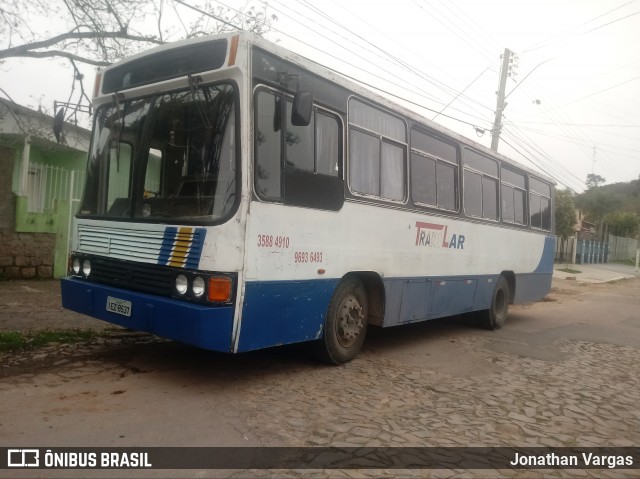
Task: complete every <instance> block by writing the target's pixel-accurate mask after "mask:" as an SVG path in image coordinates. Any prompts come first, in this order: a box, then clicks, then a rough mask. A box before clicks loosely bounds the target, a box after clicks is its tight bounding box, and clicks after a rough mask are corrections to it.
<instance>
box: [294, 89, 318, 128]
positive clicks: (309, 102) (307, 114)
mask: <svg viewBox="0 0 640 479" xmlns="http://www.w3.org/2000/svg"><path fill="white" fill-rule="evenodd" d="M312 112H313V93H311V92H309V91H297V92H296V95H295V96H294V97H293V109H292V110H291V124H292V125H294V126H308V125H309V123H311V113H312Z"/></svg>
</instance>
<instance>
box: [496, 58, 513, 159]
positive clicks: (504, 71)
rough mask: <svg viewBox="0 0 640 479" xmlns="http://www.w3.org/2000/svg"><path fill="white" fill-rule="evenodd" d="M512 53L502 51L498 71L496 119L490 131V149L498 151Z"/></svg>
mask: <svg viewBox="0 0 640 479" xmlns="http://www.w3.org/2000/svg"><path fill="white" fill-rule="evenodd" d="M512 55H513V52H512V51H511V50H509V49H508V48H505V49H504V54H503V55H502V68H501V69H500V88H499V89H498V101H497V103H496V119H495V121H494V123H493V129H492V130H491V149H492V150H493V151H498V142H499V141H500V130H501V129H502V113H503V112H504V106H505V103H504V99H505V89H506V87H507V77H508V76H509V62H510V60H511V56H512Z"/></svg>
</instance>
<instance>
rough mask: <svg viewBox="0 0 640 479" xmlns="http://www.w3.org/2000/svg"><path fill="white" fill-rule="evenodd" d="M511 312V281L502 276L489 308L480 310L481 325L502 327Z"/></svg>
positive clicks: (488, 327) (493, 327) (487, 327)
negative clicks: (508, 281)
mask: <svg viewBox="0 0 640 479" xmlns="http://www.w3.org/2000/svg"><path fill="white" fill-rule="evenodd" d="M508 313H509V283H507V280H506V279H505V278H504V276H500V277H499V278H498V282H497V283H496V287H495V289H494V290H493V296H492V297H491V306H490V307H489V309H487V310H485V311H481V312H480V317H479V319H480V325H481V326H482V327H483V328H486V329H500V328H501V327H502V326H504V323H505V322H506V321H507V314H508Z"/></svg>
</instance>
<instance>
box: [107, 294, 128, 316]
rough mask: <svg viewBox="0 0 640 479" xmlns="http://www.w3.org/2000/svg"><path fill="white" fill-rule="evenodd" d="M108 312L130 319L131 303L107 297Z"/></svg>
mask: <svg viewBox="0 0 640 479" xmlns="http://www.w3.org/2000/svg"><path fill="white" fill-rule="evenodd" d="M107 311H111V312H112V313H116V314H121V315H122V316H127V317H130V316H131V301H127V300H126V299H120V298H114V297H113V296H107Z"/></svg>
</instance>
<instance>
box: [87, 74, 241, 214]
mask: <svg viewBox="0 0 640 479" xmlns="http://www.w3.org/2000/svg"><path fill="white" fill-rule="evenodd" d="M116 98H117V96H116ZM235 103H236V102H235V91H234V89H233V87H232V86H231V85H229V84H218V85H208V86H200V85H199V86H195V85H194V84H193V83H192V86H191V88H189V89H187V90H183V91H177V92H172V93H162V94H158V95H155V96H152V97H146V98H142V99H135V100H128V101H124V100H123V101H118V100H114V102H112V103H110V104H108V105H104V106H102V107H101V108H99V109H98V111H97V112H96V118H95V127H94V131H93V138H92V146H91V151H90V154H89V164H88V167H87V182H86V188H85V192H84V195H83V200H82V206H81V208H80V212H79V213H80V216H88V217H96V216H97V217H102V218H105V217H106V218H112V219H118V220H133V219H135V220H136V221H138V220H147V221H156V222H167V219H175V220H180V221H184V220H187V221H189V220H191V221H194V222H211V221H216V220H221V219H223V218H225V217H227V216H228V215H230V214H231V213H232V210H233V208H234V204H235V200H236V193H237V192H236V185H237V181H236V173H237V172H236V157H237V152H236V141H235V132H236V124H235V117H236V114H235V106H236V105H235Z"/></svg>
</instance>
